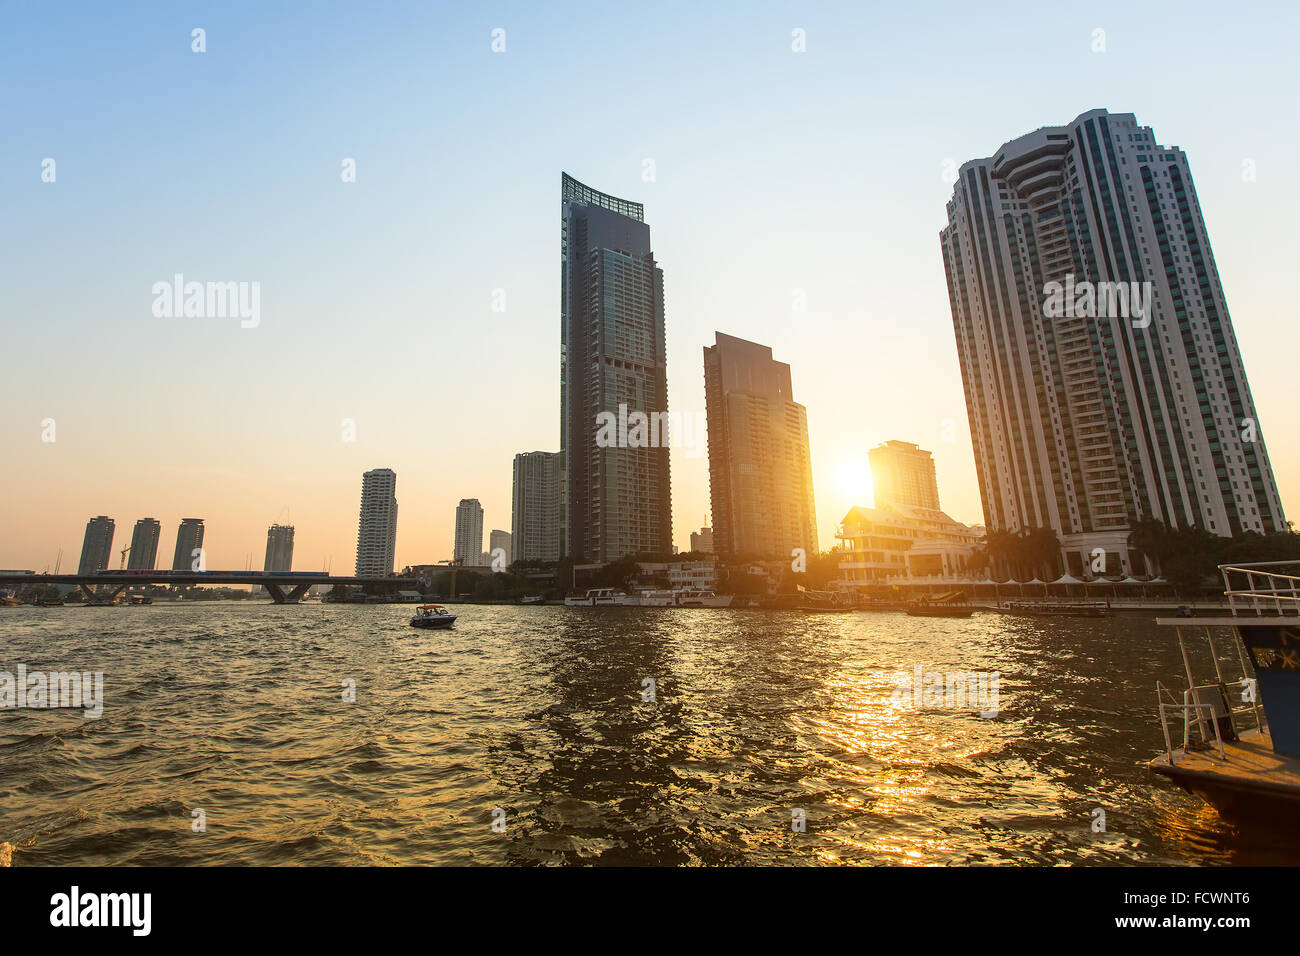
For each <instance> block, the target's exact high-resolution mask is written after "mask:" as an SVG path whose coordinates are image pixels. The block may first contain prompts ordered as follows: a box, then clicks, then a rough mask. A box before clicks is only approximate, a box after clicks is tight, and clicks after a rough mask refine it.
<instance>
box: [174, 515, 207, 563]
mask: <svg viewBox="0 0 1300 956" xmlns="http://www.w3.org/2000/svg"><path fill="white" fill-rule="evenodd" d="M202 550H203V519H202V518H182V519H181V526H180V527H179V528H177V529H176V551H175V553H174V554H173V555H172V570H173V571H193V570H194V562H196V561H198V560H199V555H198V554H196V552H199V551H202ZM204 564H206V562H204ZM200 566H203V565H200Z"/></svg>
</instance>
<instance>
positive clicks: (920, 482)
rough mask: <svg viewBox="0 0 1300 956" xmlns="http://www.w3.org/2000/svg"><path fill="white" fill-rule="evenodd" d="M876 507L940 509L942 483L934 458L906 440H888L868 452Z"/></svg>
mask: <svg viewBox="0 0 1300 956" xmlns="http://www.w3.org/2000/svg"><path fill="white" fill-rule="evenodd" d="M867 460H868V461H870V462H871V485H872V488H873V489H874V492H875V498H876V507H877V508H888V507H892V506H894V505H913V506H915V507H917V508H930V509H932V510H934V511H938V510H939V482H938V480H937V479H936V478H935V474H934V458H933V457H931V455H930V453H929V452H928V451H926V450H925V449H923V448H919V447H917V446H916V445H913V444H912V443H911V442H905V441H887V442H885V443H884V444H881V445H877V446H876V447H875V448H873V449H871V451H869V452H867Z"/></svg>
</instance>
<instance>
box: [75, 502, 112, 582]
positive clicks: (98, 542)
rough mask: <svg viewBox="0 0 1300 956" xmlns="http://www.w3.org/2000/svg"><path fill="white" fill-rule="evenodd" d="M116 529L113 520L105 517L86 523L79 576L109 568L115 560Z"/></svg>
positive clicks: (78, 566)
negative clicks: (114, 533)
mask: <svg viewBox="0 0 1300 956" xmlns="http://www.w3.org/2000/svg"><path fill="white" fill-rule="evenodd" d="M115 527H116V525H115V523H114V521H113V519H112V518H109V517H106V516H105V515H100V516H99V517H97V518H91V519H90V520H89V521H87V522H86V536H85V537H84V538H83V539H82V541H81V563H80V564H78V565H77V573H78V574H94V573H95V572H96V571H103V570H105V569H107V568H108V566H109V562H110V561H111V560H112V558H113V531H114V528H115Z"/></svg>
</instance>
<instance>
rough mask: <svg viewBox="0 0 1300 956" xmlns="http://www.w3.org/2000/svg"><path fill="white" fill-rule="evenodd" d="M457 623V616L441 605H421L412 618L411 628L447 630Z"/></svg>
mask: <svg viewBox="0 0 1300 956" xmlns="http://www.w3.org/2000/svg"><path fill="white" fill-rule="evenodd" d="M455 623H456V615H455V614H452V613H451V612H450V611H448V610H447V609H446V608H445V607H443V606H442V605H441V604H421V605H420V606H419V607H418V608H416V609H415V617H413V618H411V627H427V628H445V627H451V626H452V625H453V624H455Z"/></svg>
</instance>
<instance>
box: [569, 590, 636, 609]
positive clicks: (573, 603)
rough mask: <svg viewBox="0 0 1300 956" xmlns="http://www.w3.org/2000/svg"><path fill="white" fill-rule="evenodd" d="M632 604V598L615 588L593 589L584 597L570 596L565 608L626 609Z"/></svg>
mask: <svg viewBox="0 0 1300 956" xmlns="http://www.w3.org/2000/svg"><path fill="white" fill-rule="evenodd" d="M631 603H632V598H631V597H630V596H629V595H627V594H624V593H623V592H622V591H615V590H614V589H613V588H591V589H590V590H588V591H587V593H586V594H584V595H583V596H582V597H575V596H574V595H569V596H568V597H566V598H565V599H564V606H565V607H625V606H627V605H629V604H631Z"/></svg>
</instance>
